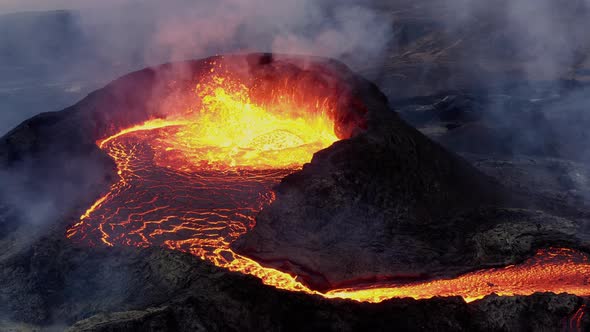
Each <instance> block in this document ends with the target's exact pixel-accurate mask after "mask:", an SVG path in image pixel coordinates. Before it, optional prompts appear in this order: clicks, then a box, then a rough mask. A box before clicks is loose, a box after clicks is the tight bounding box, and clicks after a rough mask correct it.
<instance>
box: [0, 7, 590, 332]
mask: <svg viewBox="0 0 590 332" xmlns="http://www.w3.org/2000/svg"><path fill="white" fill-rule="evenodd" d="M580 3H581V2H580V1H572V2H571V3H569V4H568V6H562V7H560V9H559V10H560V11H563V13H561V12H560V14H559V15H561V16H562V17H568V15H570V14H571V13H572V12H576V11H580V10H585V9H584V8H583V7H580ZM375 6H378V7H379V8H382V10H383V12H387V13H389V14H390V15H391V17H393V18H394V21H395V34H394V36H395V37H394V38H393V39H392V41H391V43H390V48H389V49H388V50H386V52H385V55H384V57H383V59H382V61H381V62H372V63H367V64H365V65H364V66H360V67H359V68H355V69H356V70H358V71H359V72H360V73H361V74H362V75H363V76H365V77H368V78H370V79H371V80H372V81H374V82H375V83H377V85H378V87H379V89H377V88H376V87H375V86H373V85H370V84H369V83H367V82H366V81H364V80H362V79H360V82H363V83H362V84H366V85H364V87H363V88H362V89H361V90H362V95H363V102H364V103H365V104H366V105H367V106H368V108H369V111H370V112H369V120H370V122H369V129H368V131H367V132H366V133H364V134H362V135H359V136H357V137H355V138H353V139H351V140H348V141H344V142H339V143H337V144H335V145H334V146H333V147H331V148H329V149H327V150H325V151H322V152H320V153H318V154H317V155H316V156H315V157H314V160H313V162H312V163H311V164H309V165H306V167H304V169H303V170H302V171H301V172H299V173H297V174H294V175H292V176H290V177H288V178H286V179H285V180H284V181H283V182H282V183H281V184H280V186H279V187H278V199H277V201H276V202H275V204H273V205H272V206H271V207H270V208H268V209H266V210H264V211H263V212H262V213H261V214H260V216H259V218H258V225H257V227H256V228H255V229H254V231H253V232H252V233H249V234H248V235H247V236H246V237H244V238H243V239H241V240H240V241H239V242H238V243H236V244H235V247H236V248H237V249H239V250H241V251H242V252H244V253H246V254H247V255H250V256H252V257H256V258H258V259H261V260H262V261H264V262H265V264H268V265H274V266H277V267H279V268H281V269H284V270H289V271H294V272H296V273H298V274H300V275H302V277H303V280H304V281H305V282H306V283H307V284H309V285H312V286H314V287H315V288H318V289H325V288H329V287H331V286H336V285H346V284H349V283H354V282H355V281H357V280H364V281H367V280H368V281H370V279H371V278H372V277H374V276H375V275H379V276H380V277H383V276H385V277H387V278H391V279H394V280H395V279H396V278H399V279H403V280H408V279H410V280H418V279H427V278H431V277H440V276H453V275H457V274H460V273H462V272H465V271H469V270H472V269H474V268H481V267H489V266H503V265H506V264H512V263H518V262H520V261H522V260H523V259H525V258H526V257H529V256H530V255H531V254H532V253H533V252H534V250H535V248H540V247H546V246H550V245H552V244H559V245H565V246H572V247H576V248H578V249H582V250H588V245H589V243H590V242H588V240H589V239H588V235H589V234H590V229H589V227H588V220H589V217H590V209H589V208H588V204H587V201H588V199H587V198H588V197H589V194H590V192H589V191H588V182H589V181H590V178H589V176H590V172H589V171H588V168H587V162H588V160H589V159H590V154H589V153H588V152H590V151H588V145H587V144H585V142H586V139H587V134H586V132H587V128H588V126H587V124H588V123H589V120H588V117H587V115H586V114H585V113H586V112H585V109H586V107H585V105H586V104H587V101H588V100H587V98H586V92H587V86H586V80H587V77H588V75H587V73H588V52H587V49H588V45H587V44H586V43H585V39H584V38H583V33H584V31H585V30H584V27H585V24H586V23H585V22H582V21H579V20H567V24H564V25H563V27H562V28H563V29H564V31H566V32H567V36H569V37H568V38H567V39H564V40H561V39H541V40H544V41H546V44H536V45H535V47H531V48H523V47H521V46H519V45H518V43H515V42H516V41H517V40H515V39H514V38H513V36H512V35H511V34H512V33H513V32H514V31H509V30H508V29H500V28H499V27H502V26H504V25H506V22H503V21H494V20H492V19H491V18H492V17H494V15H489V13H488V12H486V11H481V12H477V11H476V12H475V13H474V14H473V15H474V16H473V17H470V18H468V20H467V21H461V24H460V25H457V26H449V25H448V22H449V21H448V20H441V19H440V18H441V17H450V20H451V21H452V20H453V18H454V17H455V14H456V13H455V12H454V9H453V8H450V7H446V8H445V7H444V6H442V7H441V6H440V4H438V3H437V4H435V3H434V2H433V1H423V2H419V3H417V2H414V1H394V2H387V3H386V2H380V1H378V2H377V3H376V4H375ZM56 15H57V20H49V21H45V25H44V26H47V24H49V25H50V26H54V29H53V30H59V31H69V29H70V25H71V24H72V23H73V22H75V20H73V19H72V17H71V16H69V15H68V14H67V13H64V12H58V13H56ZM0 19H5V18H2V17H0ZM47 22H49V23H47ZM56 22H57V23H56ZM0 26H1V24H0ZM513 28H515V27H513ZM515 29H516V28H515ZM516 30H518V29H516ZM71 32H74V30H72V31H71ZM560 33H561V31H560ZM533 37H534V35H533ZM0 38H9V36H8V35H3V36H0ZM48 38H49V39H51V38H50V37H48ZM518 41H521V40H518ZM559 43H563V45H570V44H575V45H577V46H578V47H577V49H575V50H571V48H570V47H563V50H564V54H561V53H559V54H551V58H549V59H545V60H546V61H547V62H544V64H551V65H552V66H554V67H551V68H557V69H558V70H551V71H549V72H540V71H531V70H530V68H529V67H528V64H530V63H531V62H534V60H536V59H537V57H538V54H539V53H541V52H540V51H539V50H540V49H543V47H547V46H549V48H550V49H552V50H555V49H561V48H560V47H559V45H560V44H559ZM2 45H7V44H6V43H3V44H2ZM41 46H42V47H45V48H44V49H42V50H41V53H43V52H46V51H48V50H49V51H51V50H52V49H51V43H49V44H41ZM66 46H67V47H60V48H59V50H58V52H57V53H55V57H57V58H60V59H66V60H65V61H66V62H67V61H68V60H69V59H70V57H74V56H76V55H75V53H76V52H78V51H79V48H78V47H75V46H72V45H66ZM11 49H12V47H11V48H9V49H8V50H10V51H12V50H11ZM64 49H72V50H74V51H72V52H69V51H68V52H66V53H65V54H64V53H61V51H63V50H64ZM0 51H1V52H2V54H0V56H4V59H8V58H10V59H12V60H14V59H21V58H22V59H25V58H26V57H20V56H18V55H17V56H14V54H12V53H10V52H7V51H6V49H0ZM25 51H26V52H25V55H26V54H35V52H38V51H39V50H36V49H27V50H25ZM525 51H526V52H525ZM570 53H572V54H573V55H574V56H570V55H571V54H570ZM543 54H544V53H543ZM52 57H53V56H52ZM60 61H61V60H60ZM556 61H557V62H556ZM3 63H8V62H6V61H4V62H3ZM55 63H56V61H54V60H53V59H50V60H48V64H47V66H49V67H51V66H54V65H55ZM40 66H41V67H43V68H46V67H45V64H41V65H40ZM541 67H542V66H541ZM14 68H17V69H14ZM19 68H20V69H19ZM26 68H32V67H30V66H28V64H26V63H19V64H18V66H16V67H10V68H9V67H0V71H2V72H8V73H9V74H10V75H9V76H10V77H18V78H19V81H18V84H16V83H14V82H16V81H14V80H13V81H10V82H9V81H8V79H7V80H6V81H5V82H1V83H2V84H4V85H3V86H1V87H0V96H3V97H2V99H3V100H2V101H1V102H0V108H3V109H7V110H8V109H13V108H14V109H18V110H19V112H23V113H22V114H25V113H26V114H33V113H38V112H42V111H47V110H54V109H58V108H61V107H63V105H67V104H70V103H73V101H74V100H77V98H79V97H80V96H82V95H83V93H84V91H86V90H88V88H86V87H85V88H82V90H81V91H82V92H80V90H79V89H78V88H75V87H74V93H72V94H65V95H64V91H65V90H64V89H66V90H68V89H70V90H71V88H72V86H74V85H75V84H74V85H71V84H70V82H68V83H67V84H66V83H64V86H61V83H60V85H59V89H58V90H59V91H57V90H55V86H53V85H51V86H44V85H43V86H42V85H35V84H33V83H34V82H37V81H43V80H40V79H39V78H38V77H37V76H34V75H38V73H39V72H45V70H35V74H34V75H33V74H30V75H29V74H26V75H25V74H23V73H25V71H27V70H28V69H26ZM56 68H63V67H61V66H56ZM123 71H125V70H123ZM94 73H95V71H94V70H89V72H88V74H89V75H90V76H93V77H94ZM162 74H163V76H164V77H170V76H169V75H178V74H179V73H178V72H177V71H174V70H170V67H166V66H164V67H162V68H159V69H157V70H156V69H148V70H144V71H141V72H137V73H134V74H132V75H130V76H126V77H123V78H121V79H119V80H117V81H116V82H114V83H112V84H110V85H109V86H107V87H106V88H104V89H101V90H98V91H96V92H94V93H92V94H91V95H90V96H89V97H87V98H85V99H84V100H82V101H81V102H79V103H77V104H76V105H75V106H73V107H69V108H67V109H65V110H63V111H60V112H50V113H43V114H41V115H38V116H36V117H34V118H32V119H30V120H27V121H26V122H24V123H23V124H21V125H20V126H19V127H18V128H16V129H14V130H12V131H10V132H9V133H8V134H7V135H5V136H4V137H2V139H0V165H2V167H1V170H0V183H2V188H1V189H0V330H2V331H4V330H7V331H39V330H54V331H61V330H70V331H127V330H145V331H160V330H174V331H194V330H203V331H209V330H214V331H217V330H223V331H226V330H235V331H243V330H334V331H336V330H337V331H341V330H344V331H358V330H376V331H379V330H383V331H385V330H388V331H389V330H391V329H392V327H395V328H397V329H400V330H453V331H455V330H466V331H475V330H480V331H489V330H498V331H520V330H532V331H557V330H566V331H567V330H577V329H578V328H588V326H590V320H588V318H587V317H588V316H587V315H580V312H582V313H583V312H585V311H584V310H585V309H584V308H585V302H586V299H583V298H579V297H576V296H572V295H566V294H561V295H555V294H550V293H547V294H535V295H532V296H528V297H519V296H513V297H498V296H495V295H492V296H488V297H486V298H484V299H482V300H478V301H475V302H472V303H469V304H466V303H465V302H464V301H463V300H462V299H460V298H434V299H430V300H420V301H416V300H412V299H393V300H388V301H385V302H382V303H378V304H368V303H356V302H353V301H340V300H326V299H324V298H321V297H316V296H308V295H304V294H296V293H289V292H284V291H279V290H276V289H274V288H271V287H267V286H264V285H262V284H261V282H260V281H259V280H256V279H254V278H251V277H247V276H244V275H241V274H235V273H231V272H228V271H225V270H221V269H219V268H216V267H214V266H212V265H210V264H208V263H206V262H203V261H201V260H199V259H197V258H195V257H192V256H190V255H187V254H183V253H180V252H175V251H169V250H165V249H162V248H146V249H139V248H102V247H98V248H89V247H84V246H80V245H76V244H74V243H71V242H70V241H67V240H66V239H65V238H64V231H65V227H66V226H67V225H69V224H70V223H71V222H73V221H74V220H76V218H77V217H78V216H79V215H80V214H81V213H83V211H84V209H85V208H87V207H88V206H89V204H91V203H92V202H93V201H94V200H95V199H96V198H97V197H98V196H99V195H100V194H101V193H104V192H105V190H107V188H108V186H109V184H110V183H111V182H112V181H113V180H114V178H115V176H116V175H115V172H114V168H113V167H114V165H113V164H112V161H111V160H109V159H108V158H106V156H105V155H103V154H102V153H101V152H100V150H98V149H97V148H96V146H95V144H94V141H95V140H96V139H97V138H98V137H99V136H100V135H101V134H104V133H105V132H113V131H116V130H117V129H118V128H120V127H125V126H127V125H129V124H132V123H136V122H137V121H139V120H141V119H143V118H144V117H145V116H146V112H148V113H149V114H156V115H157V111H156V109H157V107H154V108H150V109H146V108H145V107H144V106H145V105H146V101H149V100H151V98H150V93H151V92H153V89H150V88H147V89H146V88H145V87H146V86H148V87H150V86H153V85H154V84H155V82H156V81H157V80H159V79H161V78H162ZM533 74H535V75H533ZM47 76H48V77H53V76H52V74H51V73H48V74H47ZM4 77H8V76H4ZM21 78H22V79H24V78H27V80H23V81H20V79H21ZM15 80H16V79H15ZM78 80H79V78H78V77H77V78H76V81H78ZM82 81H84V79H82ZM93 82H94V81H93ZM15 84H16V85H15ZM76 84H77V83H76ZM92 84H96V82H94V83H92ZM15 86H16V87H17V90H18V91H16V90H14V88H15ZM54 90H55V91H54ZM62 90H64V91H62ZM379 90H381V91H382V92H383V94H382V93H381V92H379ZM14 91H16V92H14ZM68 93H69V92H68ZM385 97H387V99H388V100H387V99H386V98H385ZM56 100H59V102H56ZM45 107H48V109H45ZM120 109H125V110H126V116H125V117H123V118H122V117H120V116H118V115H117V114H118V113H117V112H118V111H119V110H120ZM105 110H107V111H105ZM27 112H28V113H27ZM31 112H32V113H31ZM150 112H155V113H150ZM105 114H106V115H107V116H104V115H105ZM26 117H28V115H27V116H21V118H26ZM113 119H116V120H117V124H118V127H112V126H111V125H110V123H112V120H113ZM11 121H12V122H13V123H16V122H15V121H16V120H12V119H11ZM414 128H416V129H414ZM7 129H8V128H7ZM0 130H1V129H0ZM286 259H288V261H289V263H288V264H285V260H286ZM579 317H581V320H580V321H579V322H578V321H577V320H578V318H579Z"/></svg>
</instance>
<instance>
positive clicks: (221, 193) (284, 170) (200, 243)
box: [66, 69, 590, 302]
mask: <svg viewBox="0 0 590 332" xmlns="http://www.w3.org/2000/svg"><path fill="white" fill-rule="evenodd" d="M278 86H280V85H278ZM282 86H284V87H286V86H288V82H286V83H285V84H284V85H282ZM195 92H196V94H197V95H198V97H199V98H198V99H199V100H200V103H199V105H198V107H196V108H195V109H190V110H187V111H186V112H184V113H182V115H181V116H171V117H170V118H166V119H152V120H149V121H147V122H145V123H143V124H141V125H138V126H135V127H132V128H127V129H124V130H121V131H119V132H118V133H116V134H115V135H112V136H110V137H108V138H105V139H103V140H101V141H99V142H97V144H98V146H99V147H100V148H101V149H102V150H103V151H104V152H105V153H107V154H108V155H109V156H111V157H112V158H113V160H114V161H115V163H116V165H117V168H118V175H119V180H118V181H117V182H116V183H114V184H113V185H112V187H111V188H110V191H109V192H108V193H107V194H106V195H104V196H103V197H101V198H100V199H98V200H97V201H96V202H95V203H94V204H93V205H92V206H91V207H90V208H88V210H87V211H86V212H85V213H84V214H83V215H82V216H81V217H80V219H79V220H78V221H77V223H76V224H74V225H73V226H71V227H70V228H69V229H68V230H67V232H66V235H67V237H68V238H70V239H72V240H74V241H76V242H78V243H85V244H88V245H107V246H115V245H126V246H137V247H148V246H164V247H167V248H170V249H174V250H180V251H184V252H188V253H191V254H193V255H195V256H198V257H200V258H202V259H204V260H207V261H209V262H211V263H213V264H215V265H216V266H219V267H223V268H226V269H228V270H231V271H237V272H241V273H244V274H250V275H253V276H256V277H258V278H260V279H261V280H262V282H263V283H264V284H267V285H270V286H274V287H276V288H280V289H286V290H290V291H298V292H305V293H309V294H317V295H321V296H324V297H327V298H344V299H352V300H357V301H366V302H380V301H383V300H386V299H391V298H402V297H411V298H414V299H426V298H431V297H435V296H460V297H462V298H463V299H465V300H466V301H473V300H476V299H479V298H483V297H484V296H486V295H489V294H492V293H496V294H498V295H530V294H532V293H535V292H555V293H561V292H567V293H572V294H576V295H580V296H588V295H590V283H589V282H588V276H590V262H589V260H588V257H587V256H586V255H584V254H582V253H581V252H578V251H574V250H571V249H561V248H549V249H545V250H540V251H538V253H537V254H536V255H535V256H534V257H533V258H531V259H529V260H527V261H525V262H523V263H521V264H519V265H513V266H508V267H503V268H497V269H486V270H480V271H476V272H472V273H468V274H465V275H462V276H459V277H457V278H452V279H440V280H432V281H427V282H416V283H409V284H374V285H363V286H358V287H355V288H346V289H336V290H331V291H328V292H326V293H320V292H317V291H314V290H312V289H309V288H308V287H306V286H305V285H304V284H302V283H301V282H299V281H298V280H297V277H296V276H292V275H290V274H287V273H284V272H281V271H279V270H276V269H272V268H268V267H264V266H262V265H260V264H259V263H257V262H256V261H254V260H251V259H249V258H247V257H244V256H241V255H239V254H237V253H235V252H233V251H232V250H231V248H230V244H231V243H232V242H233V241H235V240H236V239H237V238H238V237H240V236H241V235H243V234H244V233H246V232H248V230H250V229H251V228H252V227H253V226H254V225H255V216H256V214H257V213H258V212H259V211H260V210H261V209H262V208H263V207H264V206H265V205H266V204H269V203H271V202H272V201H273V199H274V194H273V191H272V187H273V186H274V185H276V184H277V183H278V182H279V181H280V180H281V179H282V178H284V177H285V176H286V175H288V174H290V173H293V172H295V171H297V170H298V169H300V167H301V166H302V165H303V164H304V163H306V162H309V160H310V159H311V157H312V155H313V153H315V152H316V151H318V150H321V149H324V148H326V147H328V146H329V145H331V144H332V143H334V142H335V141H337V140H339V139H341V138H343V137H338V136H337V135H336V134H335V132H337V131H338V130H335V124H334V123H335V121H334V111H335V107H336V103H335V100H334V99H331V98H323V99H317V98H316V99H313V98H312V100H311V101H309V100H308V101H306V102H304V103H302V102H301V101H300V100H301V98H296V97H294V96H293V94H292V91H291V92H290V90H289V89H281V88H277V89H275V90H273V91H271V92H270V93H269V97H268V98H267V99H266V100H264V102H255V101H253V99H252V96H251V95H250V93H249V92H250V90H249V89H248V87H247V86H246V85H244V84H243V83H241V82H240V81H239V80H236V79H235V78H233V77H231V75H228V74H226V73H221V74H219V73H216V72H215V70H213V69H212V72H211V75H210V76H209V77H208V78H207V79H205V80H203V81H201V82H200V83H199V84H198V85H197V86H196V89H195Z"/></svg>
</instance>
